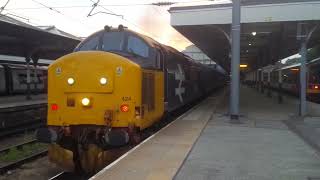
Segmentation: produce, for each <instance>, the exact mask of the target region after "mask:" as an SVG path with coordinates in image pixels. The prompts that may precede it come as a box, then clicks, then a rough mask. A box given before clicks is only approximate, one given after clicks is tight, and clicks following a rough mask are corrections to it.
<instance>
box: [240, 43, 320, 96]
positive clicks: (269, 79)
mask: <svg viewBox="0 0 320 180" xmlns="http://www.w3.org/2000/svg"><path fill="white" fill-rule="evenodd" d="M299 58H300V57H299ZM299 58H292V59H289V63H287V64H280V63H277V64H276V65H269V66H266V67H263V68H261V69H260V70H259V71H252V72H250V73H249V74H247V75H246V83H253V84H255V83H260V84H262V85H264V87H266V88H273V89H277V90H281V91H285V92H287V93H290V94H294V95H299V92H300V65H301V64H300V62H299ZM306 66H307V98H308V99H309V100H311V101H315V102H320V46H316V47H314V48H312V49H309V50H308V54H307V63H306ZM253 74H255V75H256V76H253Z"/></svg>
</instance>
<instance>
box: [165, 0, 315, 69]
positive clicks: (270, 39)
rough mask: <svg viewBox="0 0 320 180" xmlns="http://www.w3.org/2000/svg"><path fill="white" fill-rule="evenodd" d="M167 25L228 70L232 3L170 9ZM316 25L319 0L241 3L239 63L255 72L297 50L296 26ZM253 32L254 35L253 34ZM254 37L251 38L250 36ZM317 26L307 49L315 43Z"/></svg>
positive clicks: (255, 0)
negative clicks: (246, 65) (169, 22)
mask: <svg viewBox="0 0 320 180" xmlns="http://www.w3.org/2000/svg"><path fill="white" fill-rule="evenodd" d="M169 12H170V13H171V25H172V26H173V27H174V28H175V29H176V30H177V31H179V32H180V33H181V34H183V35H184V36H185V37H186V38H188V39H189V40H190V41H191V42H193V43H194V44H195V45H196V46H197V47H199V48H200V49H201V50H202V51H203V52H205V53H206V54H207V55H208V56H209V57H210V58H212V59H213V60H214V61H216V62H217V63H218V64H220V65H222V66H223V67H225V68H226V69H227V70H228V69H230V68H229V67H230V55H229V53H230V43H229V39H230V38H229V39H228V36H229V34H230V30H231V21H232V16H231V15H232V4H230V3H229V4H212V5H198V6H180V7H172V8H170V10H169ZM301 23H306V24H304V25H303V27H304V28H303V30H304V29H308V30H311V29H312V28H313V27H315V26H317V25H318V24H319V25H320V1H319V0H242V1H241V63H244V64H248V67H249V68H251V69H257V68H259V67H263V66H265V65H268V64H272V63H274V62H276V61H279V60H280V59H282V58H285V57H288V56H290V55H292V54H295V53H297V52H298V51H299V48H300V43H299V42H298V41H297V32H298V24H301ZM255 33H256V34H255ZM253 34H255V35H253ZM319 40H320V27H319V28H317V29H316V32H314V33H313V35H312V37H311V39H310V41H309V43H308V47H313V46H314V45H316V44H319Z"/></svg>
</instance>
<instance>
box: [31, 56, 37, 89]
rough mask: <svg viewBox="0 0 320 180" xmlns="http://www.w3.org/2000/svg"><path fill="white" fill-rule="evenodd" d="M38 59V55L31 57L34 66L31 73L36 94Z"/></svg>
mask: <svg viewBox="0 0 320 180" xmlns="http://www.w3.org/2000/svg"><path fill="white" fill-rule="evenodd" d="M38 61H39V58H38V57H32V62H33V67H34V72H33V75H34V78H33V80H34V93H35V94H37V89H38V87H37V83H38V82H39V79H38V73H37V71H38V69H37V67H38Z"/></svg>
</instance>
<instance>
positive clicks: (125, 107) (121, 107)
mask: <svg viewBox="0 0 320 180" xmlns="http://www.w3.org/2000/svg"><path fill="white" fill-rule="evenodd" d="M120 110H121V111H122V112H128V111H129V105H127V104H122V105H121V106H120Z"/></svg>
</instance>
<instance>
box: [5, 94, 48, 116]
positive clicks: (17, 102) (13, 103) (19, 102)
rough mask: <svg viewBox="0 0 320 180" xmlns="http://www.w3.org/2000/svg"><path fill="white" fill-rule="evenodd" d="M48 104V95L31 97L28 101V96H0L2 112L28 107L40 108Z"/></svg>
mask: <svg viewBox="0 0 320 180" xmlns="http://www.w3.org/2000/svg"><path fill="white" fill-rule="evenodd" d="M46 104H47V94H37V95H31V99H26V95H14V96H0V112H1V111H6V110H8V109H10V110H12V109H15V108H21V107H26V106H38V105H41V106H43V105H46Z"/></svg>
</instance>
